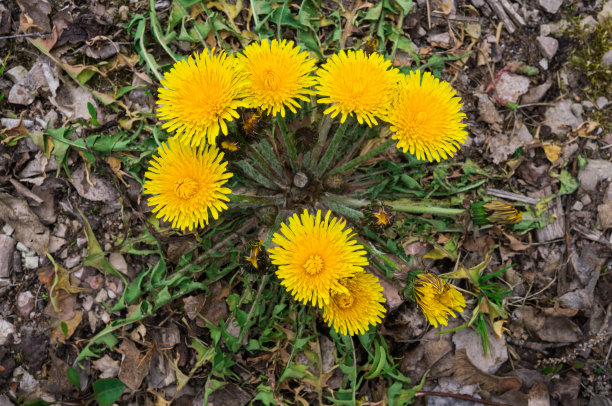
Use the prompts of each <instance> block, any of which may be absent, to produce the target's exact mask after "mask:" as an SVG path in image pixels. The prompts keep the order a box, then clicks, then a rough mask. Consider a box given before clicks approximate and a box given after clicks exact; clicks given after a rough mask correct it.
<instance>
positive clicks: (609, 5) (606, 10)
mask: <svg viewBox="0 0 612 406" xmlns="http://www.w3.org/2000/svg"><path fill="white" fill-rule="evenodd" d="M610 17H612V0H608V1H607V2H606V3H605V4H604V5H603V7H602V9H601V11H600V12H599V14H597V19H598V20H599V21H602V20H604V19H606V18H610Z"/></svg>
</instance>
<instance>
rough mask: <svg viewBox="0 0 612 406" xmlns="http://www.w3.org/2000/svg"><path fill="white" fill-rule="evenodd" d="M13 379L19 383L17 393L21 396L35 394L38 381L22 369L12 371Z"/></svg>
mask: <svg viewBox="0 0 612 406" xmlns="http://www.w3.org/2000/svg"><path fill="white" fill-rule="evenodd" d="M13 379H14V380H15V381H16V382H17V383H19V392H18V393H20V394H23V395H28V394H30V393H34V392H36V390H37V388H38V381H37V380H36V379H35V378H34V377H33V376H32V375H31V374H30V373H29V372H28V371H26V370H25V369H24V368H23V367H21V366H20V367H17V368H15V370H14V371H13Z"/></svg>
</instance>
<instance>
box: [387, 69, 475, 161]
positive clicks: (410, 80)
mask: <svg viewBox="0 0 612 406" xmlns="http://www.w3.org/2000/svg"><path fill="white" fill-rule="evenodd" d="M455 94H456V92H455V90H453V88H452V87H451V86H450V85H449V84H448V83H447V82H444V81H440V80H438V79H436V78H434V76H433V75H432V74H431V73H429V72H425V73H423V74H422V76H421V72H420V71H416V72H410V74H409V75H406V76H404V77H403V78H402V80H401V81H400V84H399V86H398V90H397V93H396V95H395V97H394V99H393V103H392V104H391V108H390V109H389V114H388V116H387V118H386V120H387V121H388V122H389V123H390V124H391V131H393V132H395V134H393V139H394V140H398V143H397V148H398V149H401V150H403V151H404V152H406V151H410V154H413V155H415V156H416V157H417V159H427V160H428V161H429V162H432V161H433V160H434V159H435V160H436V161H438V162H440V159H446V158H447V157H452V156H453V155H454V153H455V152H457V150H458V149H459V148H460V144H462V143H464V142H465V140H466V138H467V132H466V131H465V130H464V127H465V124H464V123H462V121H461V120H463V119H464V118H466V115H465V113H462V112H461V111H460V109H461V106H462V103H461V99H460V98H459V97H455Z"/></svg>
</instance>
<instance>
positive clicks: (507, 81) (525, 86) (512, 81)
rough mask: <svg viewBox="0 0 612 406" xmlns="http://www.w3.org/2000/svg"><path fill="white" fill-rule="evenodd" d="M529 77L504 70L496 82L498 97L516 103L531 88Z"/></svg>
mask: <svg viewBox="0 0 612 406" xmlns="http://www.w3.org/2000/svg"><path fill="white" fill-rule="evenodd" d="M529 83H530V82H529V78H528V77H526V76H521V75H514V74H512V73H509V72H504V73H502V75H501V76H500V77H499V80H498V81H497V83H496V84H495V92H496V93H497V97H499V98H500V99H502V100H503V101H504V102H511V103H516V102H517V101H518V98H519V97H520V96H521V95H523V94H525V93H527V91H528V90H529Z"/></svg>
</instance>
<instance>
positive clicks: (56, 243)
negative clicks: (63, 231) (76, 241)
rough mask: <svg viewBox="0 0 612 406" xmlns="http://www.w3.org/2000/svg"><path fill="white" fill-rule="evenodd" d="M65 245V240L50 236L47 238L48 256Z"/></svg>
mask: <svg viewBox="0 0 612 406" xmlns="http://www.w3.org/2000/svg"><path fill="white" fill-rule="evenodd" d="M64 244H66V240H65V239H63V238H61V237H56V236H54V235H52V236H51V237H50V238H49V254H55V253H56V252H57V251H59V250H60V248H62V247H63V246H64Z"/></svg>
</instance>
